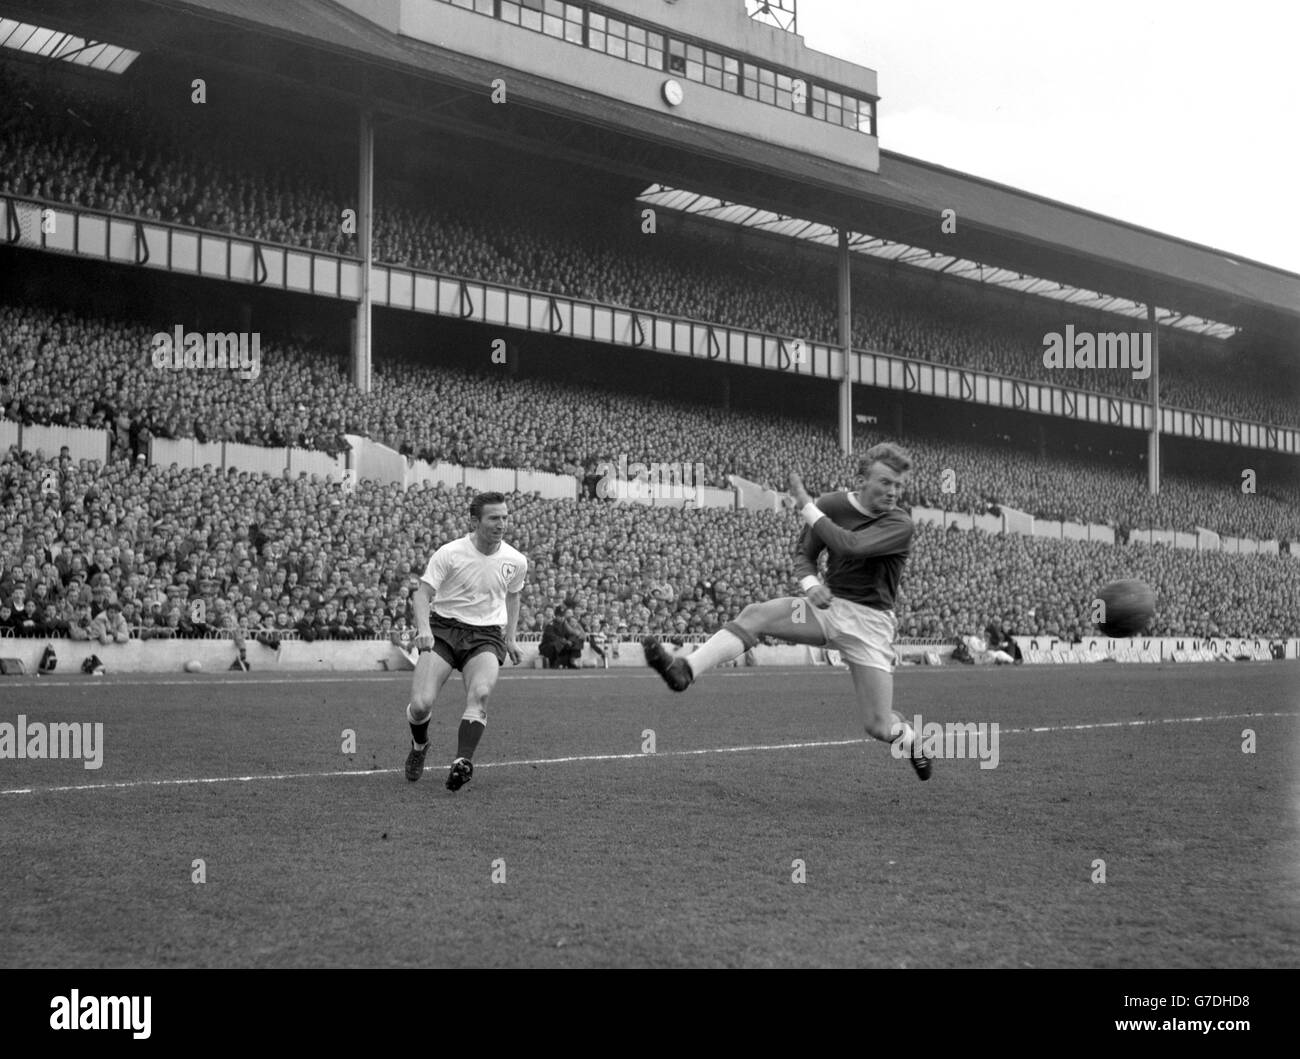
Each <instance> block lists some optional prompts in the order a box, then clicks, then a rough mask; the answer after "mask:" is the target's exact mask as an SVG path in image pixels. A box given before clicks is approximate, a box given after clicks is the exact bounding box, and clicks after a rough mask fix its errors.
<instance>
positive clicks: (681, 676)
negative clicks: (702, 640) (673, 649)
mask: <svg viewBox="0 0 1300 1059" xmlns="http://www.w3.org/2000/svg"><path fill="white" fill-rule="evenodd" d="M641 646H642V647H643V648H644V649H645V660H646V664H647V665H648V666H649V667H650V668H651V669H653V670H654V671H655V672H656V673H658V674H659V675H660V676H661V677H663V678H664V683H665V684H667V685H668V686H669V687H670V688H672V689H673V691H685V690H686V689H687V688H689V687H690V686H691V681H692V680H694V679H695V677H694V675H693V674H692V673H691V667H690V666H688V665H687V664H686V659H685V657H684V656H682V655H674V654H670V653H669V651H668V648H666V647H664V645H663V644H661V643H660V642H659V638H658V637H656V636H647V637H646V638H645V639H644V640H642V641H641Z"/></svg>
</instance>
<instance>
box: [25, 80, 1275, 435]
mask: <svg viewBox="0 0 1300 1059" xmlns="http://www.w3.org/2000/svg"><path fill="white" fill-rule="evenodd" d="M0 91H2V92H3V94H4V95H5V96H6V97H7V98H9V99H10V100H12V103H11V104H10V105H9V106H7V107H6V108H5V109H4V111H3V113H2V114H0V132H2V133H3V136H4V139H5V141H6V144H7V145H9V147H10V148H11V149H9V150H6V152H5V153H4V154H3V155H0V191H8V192H11V193H14V194H18V195H24V196H31V197H36V198H40V199H45V200H48V201H52V202H60V203H69V204H75V205H81V206H85V207H90V208H95V209H101V210H109V211H113V212H116V213H121V214H125V215H130V216H139V217H149V218H155V219H159V220H165V221H170V222H174V223H179V224H185V225H190V226H195V227H199V228H206V229H210V230H214V231H220V232H231V233H239V234H242V235H246V236H250V237H254V238H258V239H263V240H268V241H273V242H283V243H289V244H293V245H296V246H302V247H308V248H313V249H319V250H327V251H331V252H336V253H344V254H347V253H352V252H354V250H355V245H354V239H353V238H352V237H351V236H348V235H344V234H343V233H342V231H341V229H340V218H341V216H342V211H343V210H344V208H345V207H347V206H348V205H349V203H350V201H351V193H350V191H349V188H350V187H351V179H352V178H351V174H350V172H347V171H341V170H340V165H341V159H342V158H344V157H345V156H346V152H345V151H330V150H328V149H326V148H324V147H322V146H319V145H316V144H313V143H312V141H311V140H310V139H309V138H307V137H305V136H303V135H302V134H301V133H298V134H296V135H295V134H294V133H293V131H292V130H287V129H278V128H273V127H272V126H271V125H270V124H269V120H268V124H267V125H266V126H265V127H263V128H260V129H249V128H248V127H247V126H246V124H240V125H238V126H237V127H236V126H233V125H230V124H223V123H222V122H221V120H220V119H219V118H213V119H211V120H210V121H208V122H207V123H205V124H204V125H203V127H202V129H201V130H196V129H194V128H192V127H191V126H190V125H189V124H187V123H186V122H185V121H183V120H182V119H181V118H180V117H179V116H177V115H176V114H174V113H171V112H168V111H164V110H161V109H159V108H158V107H157V106H156V105H151V104H150V103H149V102H148V101H145V100H140V99H136V100H131V99H129V98H128V99H96V98H94V97H91V96H90V95H88V94H87V93H85V92H84V91H82V90H79V89H74V88H67V89H65V88H59V87H57V86H54V85H51V84H48V83H44V82H42V83H41V84H40V86H39V88H38V87H37V86H35V85H33V84H32V83H31V82H30V81H29V80H28V79H27V78H25V77H24V76H22V75H20V74H19V73H17V72H16V71H14V70H12V69H7V68H6V67H5V66H3V65H2V64H0ZM301 174H312V175H311V177H307V176H303V175H301ZM635 217H636V214H635V211H632V210H628V209H627V208H626V205H624V206H623V207H621V208H617V209H612V210H611V209H609V208H606V207H602V206H601V205H600V203H599V200H598V199H592V198H591V197H590V196H583V197H582V198H581V204H580V205H579V198H578V197H577V196H574V197H573V198H571V199H569V200H566V199H564V198H562V197H559V196H558V195H552V196H551V197H549V198H548V201H547V204H546V209H544V210H539V209H538V208H537V204H536V203H535V202H534V201H533V195H532V194H531V189H529V188H523V187H519V186H510V185H508V184H500V183H498V184H497V185H491V186H490V182H489V181H487V180H479V181H476V182H475V184H474V187H473V188H472V189H471V188H468V187H465V186H463V185H462V184H460V183H455V182H448V183H438V184H437V185H436V192H435V191H431V190H430V189H429V188H427V187H425V188H422V189H420V190H418V191H417V190H416V189H414V188H412V187H410V186H407V185H404V184H395V183H392V182H388V183H381V184H380V185H379V186H378V188H377V200H376V232H375V254H376V258H377V259H378V260H386V261H390V262H393V263H400V264H406V265H410V266H414V267H418V268H423V269H429V270H433V271H439V272H444V273H448V274H452V275H457V276H462V277H467V278H475V279H482V280H487V281H491V282H496V283H502V284H510V285H517V286H523V287H529V288H533V289H537V290H544V291H548V292H553V293H559V294H566V295H569V296H573V297H579V298H586V299H591V300H595V301H600V302H605V303H609V304H615V305H621V306H629V307H638V308H642V309H646V310H651V311H655V312H661V313H667V314H670V315H680V316H685V317H690V318H694V319H699V320H705V321H710V322H716V323H721V324H727V325H731V326H736V327H744V328H749V329H753V330H759V331H764V332H768V333H773V334H778V335H785V336H793V337H803V338H807V339H811V340H815V341H822V342H830V341H834V340H835V338H836V334H835V330H834V329H835V310H834V303H833V294H832V292H833V291H834V289H835V274H834V265H833V261H832V259H831V257H830V256H829V255H827V254H820V255H818V254H810V253H804V252H801V253H795V252H794V251H793V250H792V248H791V247H790V246H789V245H788V244H781V243H774V244H771V245H769V246H767V247H763V246H758V245H748V244H747V249H746V252H745V253H744V254H743V255H739V254H737V253H735V248H734V244H733V243H732V242H731V234H730V233H726V232H719V231H716V230H711V229H710V228H709V227H708V226H705V225H700V224H694V223H693V224H689V225H682V224H672V223H666V224H665V228H664V231H663V232H662V233H661V234H660V235H657V236H655V237H654V238H644V237H639V236H638V235H636V234H635V233H636V231H637V229H636V228H635V225H634V223H633V221H634V218H635ZM856 273H857V274H856V280H855V285H854V295H853V297H854V300H853V310H854V317H853V331H854V344H855V345H856V346H858V347H859V348H865V349H876V350H881V351H884V352H888V353H894V354H898V355H902V356H908V357H912V358H916V359H919V360H925V361H930V362H934V363H939V364H948V365H954V366H960V367H968V368H974V369H979V370H985V371H992V372H998V373H1003V374H1008V375H1012V376H1016V377H1020V378H1027V379H1031V380H1038V381H1046V382H1053V383H1057V384H1060V385H1065V386H1072V387H1076V388H1080V389H1085V390H1092V391H1095V392H1100V393H1109V394H1116V395H1127V396H1131V397H1138V398H1141V397H1145V394H1146V383H1145V382H1143V381H1140V380H1135V379H1133V378H1132V377H1131V374H1130V373H1128V372H1124V371H1118V370H1087V369H1049V368H1047V367H1046V366H1045V365H1044V364H1043V363H1042V351H1043V344H1042V342H1043V336H1044V334H1046V333H1048V332H1050V331H1054V330H1059V329H1060V328H1061V326H1062V325H1063V323H1064V322H1067V321H1071V320H1073V321H1075V322H1079V323H1086V322H1091V324H1092V326H1095V327H1096V328H1097V329H1100V330H1125V331H1129V330H1135V329H1137V327H1138V326H1140V325H1139V324H1138V323H1136V322H1135V321H1133V320H1131V319H1128V318H1124V317H1118V316H1105V315H1102V314H1088V313H1087V312H1086V311H1085V310H1078V309H1066V308H1065V307H1063V306H1061V305H1059V304H1053V303H1051V302H1048V301H1046V300H1045V299H1041V298H1036V297H1032V296H1017V295H1009V294H1007V293H1005V292H1001V291H995V290H988V289H984V288H982V287H979V286H976V285H974V284H970V283H963V282H960V281H950V280H941V279H939V278H937V277H934V276H931V275H926V274H922V273H918V272H915V271H914V270H909V269H906V268H900V269H896V270H889V269H886V268H883V267H880V266H877V265H874V264H870V263H866V262H864V263H863V264H862V265H860V266H859V267H858V269H857V270H856ZM1160 390H1161V399H1162V401H1163V402H1164V403H1165V404H1168V405H1173V406H1177V407H1183V408H1190V409H1195V410H1200V411H1209V412H1219V413H1222V414H1226V415H1232V416H1238V417H1242V418H1246V419H1254V420H1260V421H1266V422H1272V423H1278V424H1284V425H1293V424H1296V423H1297V422H1298V420H1297V411H1296V409H1297V402H1296V400H1295V396H1296V395H1297V394H1300V372H1297V369H1296V368H1295V366H1294V365H1293V364H1291V363H1288V362H1286V361H1284V360H1282V359H1281V358H1278V359H1277V360H1271V359H1269V360H1265V359H1261V358H1260V357H1258V356H1255V357H1252V358H1251V359H1250V361H1249V363H1243V362H1242V361H1240V360H1238V359H1237V358H1236V357H1234V355H1233V354H1232V352H1231V351H1229V350H1228V349H1227V348H1226V347H1224V345H1223V344H1222V343H1220V342H1217V341H1213V340H1203V339H1199V338H1197V337H1195V336H1192V335H1189V334H1187V333H1186V332H1180V331H1176V330H1173V329H1164V330H1163V331H1162V370H1161V377H1160Z"/></svg>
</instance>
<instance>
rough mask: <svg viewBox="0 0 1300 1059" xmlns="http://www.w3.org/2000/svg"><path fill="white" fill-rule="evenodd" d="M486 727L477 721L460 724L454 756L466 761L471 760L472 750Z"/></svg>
mask: <svg viewBox="0 0 1300 1059" xmlns="http://www.w3.org/2000/svg"><path fill="white" fill-rule="evenodd" d="M486 729H487V725H485V724H481V723H480V722H478V721H466V720H462V721H461V722H460V731H459V732H457V733H456V756H457V757H463V758H465V759H466V760H467V761H468V760H471V759H473V757H474V748H475V747H476V746H478V741H479V740H480V739H481V738H482V737H483V732H484V731H485V730H486Z"/></svg>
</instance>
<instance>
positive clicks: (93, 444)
mask: <svg viewBox="0 0 1300 1059" xmlns="http://www.w3.org/2000/svg"><path fill="white" fill-rule="evenodd" d="M111 437H112V435H111V434H110V433H109V432H108V431H107V430H92V429H91V428H90V427H57V426H55V427H41V426H24V425H23V424H21V423H15V422H14V421H13V420H12V419H0V447H2V448H4V449H8V448H10V447H12V446H14V445H17V446H18V448H19V449H20V450H21V451H23V452H36V451H38V450H39V451H41V452H44V453H45V455H46V457H47V458H48V459H54V458H55V457H57V456H58V455H59V452H60V451H62V449H63V448H64V447H65V446H66V447H67V449H68V455H69V456H71V457H72V458H73V459H74V460H98V461H99V462H100V463H107V462H108V453H109V441H110V439H111Z"/></svg>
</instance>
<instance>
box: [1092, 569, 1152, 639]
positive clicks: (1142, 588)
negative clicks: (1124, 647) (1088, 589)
mask: <svg viewBox="0 0 1300 1059" xmlns="http://www.w3.org/2000/svg"><path fill="white" fill-rule="evenodd" d="M1097 598H1098V599H1099V600H1101V602H1102V603H1103V604H1104V606H1105V610H1104V612H1102V613H1101V614H1100V615H1099V618H1100V620H1099V621H1098V622H1097V628H1098V629H1100V630H1101V632H1102V634H1103V635H1105V636H1137V635H1139V634H1140V633H1143V632H1145V631H1146V628H1147V626H1148V625H1149V624H1150V623H1151V619H1152V618H1153V617H1155V613H1156V594H1155V593H1154V592H1152V591H1151V586H1149V585H1148V584H1146V583H1145V582H1143V581H1113V582H1111V583H1110V584H1109V585H1107V586H1106V587H1105V588H1103V589H1102V590H1101V591H1100V592H1098V593H1097ZM1094 606H1095V604H1094Z"/></svg>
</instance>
